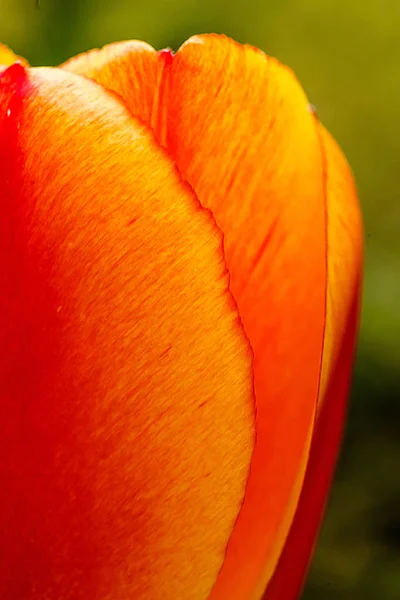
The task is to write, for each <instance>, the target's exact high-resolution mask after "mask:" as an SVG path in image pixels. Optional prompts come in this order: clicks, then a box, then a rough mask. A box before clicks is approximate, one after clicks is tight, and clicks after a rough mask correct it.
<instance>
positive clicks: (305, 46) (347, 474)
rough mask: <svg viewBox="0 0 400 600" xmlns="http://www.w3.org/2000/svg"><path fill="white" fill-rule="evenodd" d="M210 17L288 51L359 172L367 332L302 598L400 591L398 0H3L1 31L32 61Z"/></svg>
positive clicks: (181, 36)
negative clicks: (37, 4) (363, 235)
mask: <svg viewBox="0 0 400 600" xmlns="http://www.w3.org/2000/svg"><path fill="white" fill-rule="evenodd" d="M210 31H214V32H221V33H222V32H223V33H226V34H228V35H230V36H231V37H233V38H236V39H237V40H238V41H240V42H248V43H251V44H253V45H255V46H259V47H260V48H262V49H263V50H265V51H266V52H267V53H269V54H272V55H275V56H277V57H278V58H280V59H281V61H283V62H285V63H287V64H288V65H290V66H291V67H292V68H293V69H294V70H295V72H296V73H297V76H298V77H299V79H300V81H301V82H302V84H303V86H304V88H305V90H306V92H307V94H308V96H309V99H310V101H311V102H312V103H313V104H315V105H316V106H317V108H318V114H319V116H320V118H321V120H322V121H323V122H324V124H325V125H326V126H327V127H328V128H329V129H330V131H331V132H332V133H333V134H334V136H335V137H336V138H337V140H338V141H339V143H340V144H341V146H342V148H343V149H344V151H345V153H346V155H347V157H348V159H349V161H350V163H351V165H352V167H353V170H354V172H355V176H356V179H357V182H358V188H359V192H360V198H361V203H362V208H363V213H364V221H365V230H366V281H365V296H364V306H363V319H362V328H361V338H360V345H359V354H358V361H357V366H356V374H355V380H354V386H353V394H352V403H351V407H350V414H349V423H348V427H347V432H346V438H345V444H344V448H343V451H342V455H341V459H340V464H339V468H338V470H337V473H336V480H335V485H334V489H333V492H332V495H331V500H330V504H329V507H328V511H327V516H326V520H325V524H324V527H323V530H322V534H321V536H320V539H319V543H318V547H317V551H316V554H315V557H314V560H313V564H312V569H311V572H310V576H309V579H308V583H307V586H306V589H305V592H304V600H316V599H318V600H336V599H338V598H340V599H341V600H358V599H359V600H361V599H362V600H378V599H379V600H399V599H400V401H399V400H400V198H399V173H400V164H399V162H400V110H399V107H400V2H399V0H381V1H380V2H377V0H145V1H136V0H40V8H37V7H36V6H35V0H0V39H1V40H2V41H3V42H5V43H7V44H8V45H10V46H11V47H12V48H13V49H14V50H15V51H16V52H17V53H19V54H22V55H24V56H26V57H27V58H28V59H29V60H30V62H31V64H33V65H40V64H44V65H55V64H57V63H59V62H61V61H63V60H65V59H66V58H68V57H69V56H71V55H73V54H76V53H77V52H82V51H84V50H86V49H88V48H91V47H96V46H97V47H99V46H100V47H101V46H102V45H104V44H106V43H108V42H111V41H115V40H121V39H130V38H137V39H143V40H146V41H147V42H150V43H151V44H152V45H154V46H155V47H156V48H162V47H165V46H170V47H172V48H174V49H176V48H177V47H178V46H179V45H180V44H181V43H182V42H183V41H184V40H185V39H186V38H187V37H188V36H190V35H191V34H194V33H201V32H210ZM21 600H23V599H21ZM88 600H89V599H88ZM177 600H178V599H177Z"/></svg>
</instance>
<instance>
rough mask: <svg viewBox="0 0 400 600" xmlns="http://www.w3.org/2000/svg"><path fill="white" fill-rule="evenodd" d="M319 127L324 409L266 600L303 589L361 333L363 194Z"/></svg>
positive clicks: (288, 596)
mask: <svg viewBox="0 0 400 600" xmlns="http://www.w3.org/2000/svg"><path fill="white" fill-rule="evenodd" d="M318 127H319V131H320V137H321V147H322V151H323V154H324V156H325V165H326V192H327V211H328V228H327V234H328V294H327V299H328V302H327V324H326V336H325V344H324V359H323V370H322V373H323V378H322V381H321V389H320V407H319V411H318V419H317V424H316V430H315V433H314V437H313V441H312V446H311V452H310V460H309V463H308V466H307V473H306V477H305V480H304V486H303V490H302V493H301V497H300V501H299V504H298V507H297V511H296V516H295V519H294V522H293V525H292V527H291V530H290V534H289V536H288V539H287V542H286V545H285V548H284V551H283V553H282V555H281V557H280V560H279V563H278V566H277V569H276V571H275V573H274V576H273V578H272V580H271V582H270V584H269V586H268V589H267V592H266V594H265V596H264V600H292V599H293V598H297V597H298V595H299V593H300V591H301V587H302V584H303V579H304V575H305V573H306V570H307V566H308V562H309V558H310V556H311V553H312V549H313V545H314V542H315V538H316V535H317V532H318V527H319V525H320V522H321V517H322V513H323V509H324V506H325V503H326V497H327V493H328V491H329V487H330V484H331V479H332V473H333V470H334V467H335V463H336V459H337V454H338V449H339V445H340V441H341V435H342V429H343V422H344V418H345V409H346V399H347V395H348V389H349V384H350V378H351V370H352V369H351V368H352V364H353V358H354V348H355V340H356V334H357V325H358V314H359V304H360V273H361V271H362V265H361V256H362V226H361V218H360V212H359V206H358V200H357V193H356V190H355V187H354V183H353V179H352V175H351V173H350V169H349V167H348V165H347V163H346V161H345V159H344V157H343V155H342V153H341V151H340V149H339V148H338V147H337V145H336V143H335V142H334V140H333V139H332V138H331V136H330V135H329V133H327V131H326V130H325V129H324V128H323V127H322V126H320V125H318Z"/></svg>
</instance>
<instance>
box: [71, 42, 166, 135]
mask: <svg viewBox="0 0 400 600" xmlns="http://www.w3.org/2000/svg"><path fill="white" fill-rule="evenodd" d="M62 68H63V69H65V70H66V71H70V72H71V73H76V74H78V75H84V76H85V77H88V78H89V79H92V80H93V81H96V83H99V84H100V85H102V86H103V87H105V88H107V89H109V90H112V91H113V92H114V93H115V94H117V95H118V97H120V98H122V99H123V101H124V102H125V104H126V106H127V108H128V110H129V111H130V113H131V114H132V115H135V116H136V117H137V118H140V119H141V120H142V121H143V122H144V123H146V124H149V123H151V119H152V114H153V113H154V102H155V93H154V92H155V90H156V89H158V87H159V86H161V81H162V74H163V64H162V61H160V58H159V55H158V53H157V52H156V51H155V50H154V48H152V47H151V46H150V45H149V44H146V43H145V42H140V41H130V42H116V43H115V44H109V45H108V46H105V47H104V48H102V49H101V50H90V51H89V52H86V53H84V54H80V55H79V56H76V57H74V58H71V59H70V60H69V61H67V62H66V63H64V64H63V65H62Z"/></svg>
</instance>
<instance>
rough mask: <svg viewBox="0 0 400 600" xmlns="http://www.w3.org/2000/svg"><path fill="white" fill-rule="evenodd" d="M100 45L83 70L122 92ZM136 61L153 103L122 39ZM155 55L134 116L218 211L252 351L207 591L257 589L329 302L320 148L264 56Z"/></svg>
mask: <svg viewBox="0 0 400 600" xmlns="http://www.w3.org/2000/svg"><path fill="white" fill-rule="evenodd" d="M120 51H121V52H122V53H123V47H121V48H120ZM102 52H103V53H104V62H101V60H99V62H98V64H99V70H96V69H93V66H92V67H90V76H94V79H95V80H96V81H97V82H99V83H101V84H102V85H103V86H105V87H107V88H108V89H110V90H113V91H116V92H117V93H120V90H121V89H125V90H126V89H129V82H128V83H127V81H126V79H127V76H126V72H123V71H122V70H118V68H117V66H116V65H113V64H110V63H109V62H108V57H107V50H106V49H104V50H103V51H102ZM108 56H109V55H108ZM152 56H153V54H152ZM98 58H99V57H98ZM130 60H131V61H132V63H133V64H134V63H135V61H138V65H139V66H138V68H137V69H136V67H135V71H133V69H134V67H133V66H132V67H131V72H134V73H135V75H134V76H135V77H137V78H138V79H137V80H135V81H132V82H131V84H130V85H131V86H133V87H134V89H135V90H137V88H138V85H139V84H140V83H142V85H143V86H144V87H143V89H144V94H145V96H146V98H147V97H148V95H149V88H148V79H147V76H146V72H145V71H141V68H140V65H142V64H143V63H142V59H141V58H140V59H138V57H137V54H136V53H135V52H131V51H130V49H129V47H128V46H126V57H125V59H124V64H127V63H129V61H130ZM152 60H153V59H152ZM159 60H160V64H161V66H162V70H163V75H162V77H161V78H160V77H159V76H157V77H153V76H152V77H151V81H153V82H154V92H153V98H154V100H153V101H152V102H151V101H150V102H149V101H148V100H147V101H146V102H147V103H148V104H152V105H153V107H154V108H153V112H152V114H151V115H150V117H148V116H146V115H147V114H148V113H146V112H145V111H141V110H140V108H136V107H135V108H134V109H132V108H131V107H130V110H131V112H132V114H133V115H135V116H138V117H139V118H141V119H143V120H144V121H145V122H146V124H147V125H148V126H150V127H152V128H153V129H154V132H155V135H156V138H157V140H158V141H159V143H160V144H161V145H163V146H165V147H166V148H167V150H168V152H169V154H170V156H171V157H172V158H173V159H174V160H175V161H176V164H177V166H178V168H179V171H180V173H181V175H182V177H183V178H184V179H185V180H186V181H188V182H189V183H190V185H191V186H192V187H193V189H194V190H195V192H196V194H197V196H198V198H199V200H200V202H201V204H202V205H203V206H204V207H206V208H209V209H210V210H211V212H212V213H213V215H214V218H215V220H216V222H217V225H218V226H219V228H220V229H221V231H222V233H223V236H224V254H225V260H226V264H227V267H228V271H229V275H230V290H231V293H232V295H233V297H234V298H235V301H236V303H237V306H238V310H239V314H240V318H241V321H242V324H243V327H244V330H245V332H246V335H247V337H248V339H249V342H250V344H251V347H252V349H253V352H254V364H253V368H254V387H255V396H256V410H257V424H256V427H257V431H256V433H257V443H256V448H255V452H254V455H253V460H252V466H251V472H250V477H249V481H248V485H247V489H246V496H245V499H244V503H243V506H242V509H241V512H240V515H239V518H238V521H237V523H236V526H235V529H234V531H233V534H232V536H231V539H230V543H229V545H228V548H227V554H226V560H225V563H224V565H223V568H222V570H221V573H220V576H219V578H218V580H217V583H216V586H215V587H214V590H213V593H212V594H211V598H212V599H214V598H215V599H221V598H224V599H225V598H227V599H229V600H235V599H242V598H250V597H260V595H261V594H262V592H263V590H264V588H265V586H266V584H267V582H268V580H269V579H270V577H271V576H272V573H273V570H274V568H275V565H276V563H277V560H278V557H279V554H280V552H281V550H282V547H283V545H284V541H285V538H286V536H287V533H288V530H289V527H290V523H291V520H292V517H293V515H294V512H295V508H296V504H297V501H298V497H299V494H300V490H301V486H302V482H303V477H304V473H305V468H306V463H307V458H308V450H309V445H310V441H311V434H312V429H313V423H314V418H315V410H316V405H317V397H318V389H319V378H320V368H321V361H322V345H323V333H324V324H325V300H326V223H325V206H324V182H323V164H322V158H321V152H320V145H319V140H318V135H317V131H316V127H315V122H314V119H313V116H312V115H311V113H310V112H309V110H308V103H307V99H306V97H305V96H304V93H303V92H302V90H301V88H300V86H299V85H298V83H297V81H296V79H295V78H294V76H293V74H292V73H291V72H290V71H289V70H288V69H286V68H285V67H283V66H282V65H280V64H279V63H278V62H277V61H275V60H274V59H271V58H268V57H266V56H265V55H264V54H263V53H262V52H260V51H257V50H255V49H254V48H250V47H243V46H240V45H238V44H235V43H234V42H232V41H231V40H228V39H227V38H223V37H219V36H200V37H196V38H192V39H191V40H189V41H188V42H187V43H186V44H184V46H183V47H182V48H181V49H180V50H179V51H178V53H177V55H176V56H175V57H174V58H173V59H172V55H171V54H170V53H168V52H162V53H160V54H159ZM83 69H85V67H83ZM100 71H101V72H100ZM81 72H84V71H81ZM88 73H89V70H88V71H86V74H88ZM121 82H122V83H121ZM124 100H125V102H126V104H127V105H128V103H129V102H130V94H126V93H125V94H124ZM249 557H251V560H249Z"/></svg>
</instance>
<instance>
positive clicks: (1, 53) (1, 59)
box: [0, 44, 28, 69]
mask: <svg viewBox="0 0 400 600" xmlns="http://www.w3.org/2000/svg"><path fill="white" fill-rule="evenodd" d="M15 62H20V63H21V64H23V65H26V66H28V63H27V61H26V60H25V58H22V57H21V56H17V55H16V54H14V52H13V51H12V50H10V48H8V47H7V46H5V45H4V44H0V69H1V67H8V66H10V65H13V64H14V63H15Z"/></svg>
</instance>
